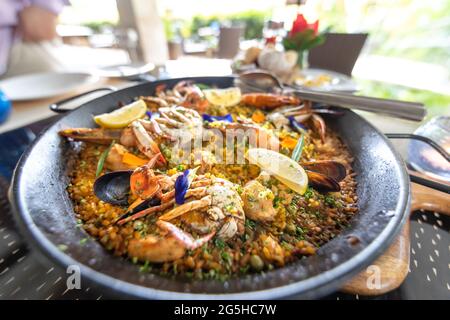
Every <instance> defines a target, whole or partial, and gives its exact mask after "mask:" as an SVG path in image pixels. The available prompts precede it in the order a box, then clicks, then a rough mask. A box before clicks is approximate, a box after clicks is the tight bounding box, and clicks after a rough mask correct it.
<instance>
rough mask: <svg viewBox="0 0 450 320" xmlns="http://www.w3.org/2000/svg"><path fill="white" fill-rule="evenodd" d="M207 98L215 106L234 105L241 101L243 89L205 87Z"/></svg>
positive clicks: (204, 91)
mask: <svg viewBox="0 0 450 320" xmlns="http://www.w3.org/2000/svg"><path fill="white" fill-rule="evenodd" d="M203 93H204V94H205V98H206V100H208V102H209V103H210V104H212V105H214V106H222V107H232V106H234V105H237V104H238V103H239V102H241V89H239V88H227V89H205V90H203Z"/></svg>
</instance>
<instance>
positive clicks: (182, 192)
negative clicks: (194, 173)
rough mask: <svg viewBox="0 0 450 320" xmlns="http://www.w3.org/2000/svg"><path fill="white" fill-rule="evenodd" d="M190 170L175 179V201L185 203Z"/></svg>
mask: <svg viewBox="0 0 450 320" xmlns="http://www.w3.org/2000/svg"><path fill="white" fill-rule="evenodd" d="M188 176H189V170H186V171H184V172H183V174H180V175H179V176H178V177H177V179H176V180H175V202H176V203H177V204H183V203H184V197H185V196H186V192H187V190H188V189H189V179H188Z"/></svg>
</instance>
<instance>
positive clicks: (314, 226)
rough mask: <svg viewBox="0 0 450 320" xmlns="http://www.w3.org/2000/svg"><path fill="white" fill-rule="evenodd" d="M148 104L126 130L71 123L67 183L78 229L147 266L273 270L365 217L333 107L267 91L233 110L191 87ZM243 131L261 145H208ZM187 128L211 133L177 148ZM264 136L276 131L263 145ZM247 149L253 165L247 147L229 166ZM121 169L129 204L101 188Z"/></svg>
mask: <svg viewBox="0 0 450 320" xmlns="http://www.w3.org/2000/svg"><path fill="white" fill-rule="evenodd" d="M217 94H218V95H219V98H220V95H221V92H220V90H218V92H217ZM140 99H141V100H143V101H144V102H145V105H146V107H147V112H146V114H145V116H143V117H141V118H139V119H131V120H130V123H129V125H128V126H127V127H124V128H120V129H117V128H116V129H110V128H107V126H104V127H102V128H96V129H94V130H96V131H92V129H87V128H86V129H85V128H75V129H74V128H68V129H65V130H62V131H61V133H60V134H61V135H63V136H65V137H67V138H69V139H70V140H71V141H72V140H73V141H74V142H73V144H74V146H75V145H76V146H79V147H80V151H79V152H78V153H77V156H76V159H75V161H74V165H73V168H72V169H71V171H70V184H69V185H68V187H67V191H68V194H69V196H70V198H71V200H72V203H73V208H74V212H75V214H76V218H77V219H79V223H80V226H81V227H82V228H84V230H86V232H87V233H88V234H89V235H91V236H92V237H93V238H95V239H97V240H98V241H99V242H100V243H101V244H102V245H103V246H104V247H105V248H106V249H107V250H110V251H111V252H112V253H113V254H115V255H117V256H122V257H125V258H127V259H129V260H130V262H132V263H136V264H137V265H138V266H139V268H140V271H141V272H152V273H157V274H161V275H166V276H179V277H184V278H195V279H219V280H224V279H227V278H228V277H233V276H238V275H240V274H248V273H255V272H265V271H269V270H272V269H274V268H278V267H282V266H284V265H286V264H289V263H292V262H294V261H296V260H298V259H302V258H305V257H307V256H310V255H314V254H315V253H316V251H317V250H318V249H319V248H320V246H322V245H323V244H325V243H327V242H328V241H330V240H331V239H333V238H334V237H336V236H337V235H338V234H339V233H340V232H341V231H342V230H343V229H344V228H346V226H347V225H348V224H349V222H350V220H351V218H352V217H353V216H354V215H355V214H357V212H358V206H357V203H358V197H357V195H356V181H355V173H354V172H353V170H352V162H353V159H352V156H351V154H350V152H349V150H348V148H347V147H346V146H345V144H344V143H343V142H342V141H341V139H340V138H339V136H338V135H337V134H336V133H335V132H333V131H332V130H331V129H330V128H328V127H327V126H326V122H325V121H324V120H323V118H322V117H321V116H320V113H321V111H323V109H316V108H315V107H314V106H312V105H311V104H310V103H309V102H307V101H300V100H299V99H297V98H295V97H287V96H276V95H265V94H244V95H242V96H240V99H239V100H238V101H239V102H238V103H237V104H234V105H232V106H226V107H224V105H226V103H224V104H217V103H214V104H213V103H211V102H210V101H208V100H207V99H206V98H205V96H204V95H203V94H202V90H201V89H200V88H199V87H198V86H196V85H195V84H189V83H182V84H178V85H177V86H175V87H174V88H172V89H170V90H168V89H167V88H158V89H157V91H156V93H155V94H154V95H153V96H147V97H140ZM233 99H235V97H234V98H233ZM216 100H217V99H216ZM216 100H215V101H216ZM219 100H220V99H219ZM330 110H331V111H330ZM326 113H329V114H331V117H328V118H327V119H329V120H328V121H332V119H333V118H332V117H333V116H339V115H338V114H337V115H335V114H334V112H332V109H327V110H326ZM336 113H338V112H336ZM121 121H123V119H121ZM103 124H104V123H103ZM214 129H217V130H214ZM237 129H244V130H247V129H248V130H253V131H252V132H256V133H257V134H258V135H259V136H258V137H259V138H257V139H256V140H254V141H253V145H252V144H251V143H250V142H249V139H247V138H245V137H244V138H242V137H241V138H239V137H238V138H237V139H234V140H233V142H232V144H231V145H230V144H229V143H227V144H224V145H221V146H222V147H221V148H215V149H211V148H209V149H208V148H205V147H207V146H209V145H211V144H212V143H213V142H214V141H216V140H217V139H218V138H217V135H218V133H217V132H223V133H224V132H226V133H229V132H235V131H233V130H237ZM180 130H181V132H183V133H184V134H182V135H186V136H189V135H187V134H186V133H187V132H190V133H191V134H193V135H194V136H195V135H196V134H198V132H196V131H197V130H202V134H201V135H202V137H203V138H204V139H203V140H202V142H201V144H200V145H199V146H197V147H195V146H194V147H192V145H190V149H188V151H187V152H186V150H185V149H183V148H176V146H175V144H176V143H179V141H180V140H179V139H180V136H179V135H177V133H178V132H179V131H180ZM205 132H206V133H205ZM211 132H213V133H211ZM261 133H263V134H264V137H265V138H267V137H268V138H267V139H266V140H268V141H265V142H266V145H265V146H262V139H261ZM205 136H206V138H205ZM189 137H190V138H188V139H187V140H190V141H191V140H192V141H193V140H194V138H195V137H194V138H192V136H189ZM191 138H192V139H191ZM127 139H128V140H127ZM130 141H131V142H130ZM183 141H184V142H186V137H184V140H183ZM300 141H301V143H300ZM240 147H241V148H243V153H244V155H245V159H244V161H241V162H239V161H236V154H237V152H235V153H234V154H233V157H234V158H233V159H232V161H230V159H229V158H227V152H228V151H230V149H233V150H234V151H237V149H238V148H240ZM251 149H253V150H263V151H261V152H260V153H259V154H261V155H262V156H263V157H265V156H267V157H269V155H270V152H276V153H277V154H279V157H282V159H285V158H286V160H285V161H286V163H291V162H290V161H294V162H295V163H296V164H298V166H300V167H301V168H300V169H299V172H296V174H298V175H299V177H304V176H307V178H306V177H305V179H306V180H305V181H303V182H300V181H299V180H298V179H296V180H295V181H293V180H294V179H293V180H292V181H291V180H289V179H290V177H289V175H286V174H284V173H283V172H274V171H271V170H269V168H268V167H265V166H264V165H261V164H260V163H255V162H252V161H250V159H249V157H248V156H247V155H248V152H249V150H251ZM265 149H267V150H269V151H267V150H266V151H264V150H265ZM211 150H212V151H211ZM219 158H220V159H222V161H219V160H218V159H219ZM224 159H225V160H224ZM268 159H271V158H270V157H269V158H268ZM269 162H270V161H269ZM342 168H343V169H342ZM291 169H292V170H297V169H295V168H294V169H293V168H292V166H291ZM276 170H281V169H279V168H277V169H276ZM342 170H344V173H343V174H342ZM335 171H338V172H339V171H340V174H339V173H338V174H336V172H335ZM111 172H128V174H129V184H130V189H129V191H128V193H127V199H126V201H125V203H122V204H121V205H117V204H112V203H108V202H107V201H104V200H101V199H99V197H98V195H96V193H95V192H94V184H95V183H96V180H99V178H101V177H102V176H104V175H108V174H111ZM295 184H301V186H300V187H302V188H303V187H304V191H302V192H297V191H294V190H300V189H299V188H297V187H299V186H297V185H295ZM293 185H295V188H294V186H293ZM302 190H303V189H302ZM155 199H156V200H157V201H156V202H155V201H153V200H155ZM149 200H152V201H153V202H152V201H149ZM136 208H139V210H137V209H136Z"/></svg>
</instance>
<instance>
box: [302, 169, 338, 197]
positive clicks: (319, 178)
mask: <svg viewBox="0 0 450 320" xmlns="http://www.w3.org/2000/svg"><path fill="white" fill-rule="evenodd" d="M306 173H307V175H308V182H309V184H310V185H311V186H312V187H313V188H315V189H317V190H319V191H325V192H337V191H340V190H341V186H340V185H339V182H337V181H336V180H335V179H333V178H331V177H328V176H326V175H324V174H321V173H318V172H314V171H309V170H306Z"/></svg>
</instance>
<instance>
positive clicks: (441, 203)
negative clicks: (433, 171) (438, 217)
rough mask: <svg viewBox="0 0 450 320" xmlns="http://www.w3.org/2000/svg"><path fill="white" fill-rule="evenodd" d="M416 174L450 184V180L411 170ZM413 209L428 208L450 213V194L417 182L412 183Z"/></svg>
mask: <svg viewBox="0 0 450 320" xmlns="http://www.w3.org/2000/svg"><path fill="white" fill-rule="evenodd" d="M410 174H414V175H416V176H419V177H422V178H425V179H428V180H433V181H436V182H439V183H442V184H446V185H450V184H449V183H448V182H445V181H442V180H437V179H434V178H430V177H429V176H426V175H424V174H422V173H418V172H410ZM411 192H412V195H413V196H412V200H411V211H412V212H413V211H416V210H428V211H436V212H439V213H442V214H446V215H450V194H448V193H445V192H442V191H438V190H434V189H431V188H428V187H425V186H423V185H420V184H417V183H411Z"/></svg>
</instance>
